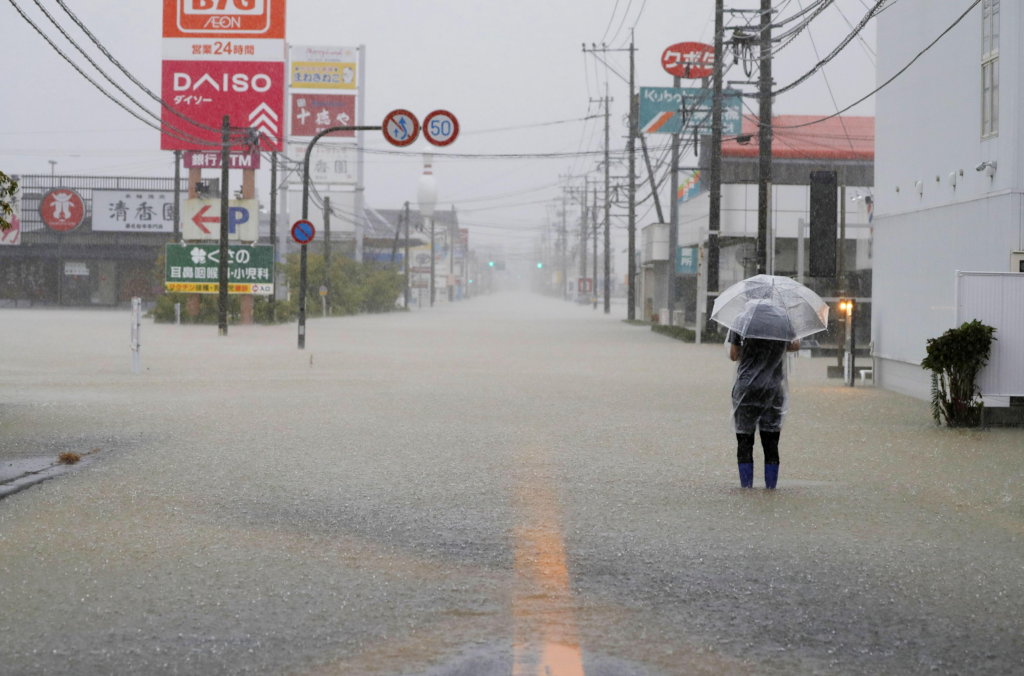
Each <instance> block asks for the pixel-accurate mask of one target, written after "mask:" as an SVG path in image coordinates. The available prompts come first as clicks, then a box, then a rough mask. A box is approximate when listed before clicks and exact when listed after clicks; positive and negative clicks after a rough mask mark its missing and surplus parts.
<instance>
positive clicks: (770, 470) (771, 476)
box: [764, 463, 779, 490]
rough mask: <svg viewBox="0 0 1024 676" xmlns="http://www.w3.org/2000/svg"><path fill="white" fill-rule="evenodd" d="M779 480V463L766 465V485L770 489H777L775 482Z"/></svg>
mask: <svg viewBox="0 0 1024 676" xmlns="http://www.w3.org/2000/svg"><path fill="white" fill-rule="evenodd" d="M778 482H779V465H778V463H776V464H774V465H765V466H764V487H765V488H768V489H770V490H774V489H775V484H777V483H778Z"/></svg>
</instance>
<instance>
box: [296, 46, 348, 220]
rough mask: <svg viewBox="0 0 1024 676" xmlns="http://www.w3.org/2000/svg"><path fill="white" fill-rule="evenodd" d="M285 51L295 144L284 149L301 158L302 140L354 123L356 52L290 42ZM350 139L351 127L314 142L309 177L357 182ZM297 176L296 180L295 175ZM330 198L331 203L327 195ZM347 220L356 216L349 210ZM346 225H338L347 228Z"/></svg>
mask: <svg viewBox="0 0 1024 676" xmlns="http://www.w3.org/2000/svg"><path fill="white" fill-rule="evenodd" d="M288 55H289V65H288V86H289V88H290V91H291V94H290V103H289V106H288V112H289V116H288V124H289V130H290V132H289V140H291V141H295V142H297V143H295V145H294V146H290V147H289V154H290V155H291V156H293V157H299V158H301V157H302V156H303V155H304V154H305V151H306V142H307V141H309V140H310V139H312V138H313V137H314V136H316V135H317V134H319V133H320V132H322V131H323V130H324V129H327V128H329V127H347V126H355V125H358V124H360V121H359V110H360V108H359V93H360V88H361V85H362V82H361V81H360V80H361V76H360V68H359V65H360V64H359V61H360V59H359V55H360V50H359V48H357V47H344V46H329V45H290V46H289V49H288ZM355 137H356V132H354V131H341V132H333V133H332V134H330V135H329V136H327V137H325V138H323V139H322V140H321V141H320V142H319V143H317V145H316V147H315V148H314V149H313V156H312V157H311V162H310V180H311V181H313V182H314V183H319V184H328V185H334V186H350V185H354V184H355V183H357V182H358V180H359V163H360V151H359V150H358V147H357V145H356V143H355V142H354V141H355ZM341 139H351V140H345V141H342V140H341ZM298 180H300V181H301V176H300V177H298ZM342 199H345V197H342ZM331 200H332V203H333V201H334V197H333V196H332V198H331ZM342 220H343V221H344V220H345V219H344V218H343V219H342ZM349 220H357V219H354V212H353V213H351V214H349ZM346 225H347V224H342V225H341V226H340V227H341V228H343V229H347V227H346ZM351 227H355V226H354V225H353V226H351Z"/></svg>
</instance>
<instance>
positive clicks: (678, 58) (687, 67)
mask: <svg viewBox="0 0 1024 676" xmlns="http://www.w3.org/2000/svg"><path fill="white" fill-rule="evenodd" d="M661 66H662V68H664V69H665V72H667V73H668V74H669V75H674V76H676V77H682V78H688V79H699V78H704V77H711V75H712V74H713V73H714V72H715V48H714V47H712V46H711V45H706V44H704V43H703V42H677V43H676V44H674V45H670V46H669V47H666V48H665V51H664V52H662V53H661Z"/></svg>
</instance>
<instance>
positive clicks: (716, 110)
mask: <svg viewBox="0 0 1024 676" xmlns="http://www.w3.org/2000/svg"><path fill="white" fill-rule="evenodd" d="M724 14H725V7H724V0H715V70H714V72H713V74H712V84H711V159H710V161H709V162H708V181H709V182H710V183H711V186H710V191H711V194H710V195H708V275H707V281H708V294H707V297H706V298H698V299H697V321H698V322H699V321H700V320H701V317H700V313H701V311H702V310H703V312H704V321H705V322H706V323H707V328H708V329H709V330H714V329H713V328H712V326H711V319H710V317H711V307H712V303H713V302H714V301H713V297H714V296H716V295H717V294H718V284H719V280H718V255H719V238H718V236H719V234H720V233H721V231H722V77H723V74H724V67H725V59H724V58H723V57H724V54H723V48H722V43H723V42H724V37H725V21H724ZM674 197H675V196H674V195H673V198H674Z"/></svg>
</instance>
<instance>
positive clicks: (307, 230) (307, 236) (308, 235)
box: [292, 220, 316, 244]
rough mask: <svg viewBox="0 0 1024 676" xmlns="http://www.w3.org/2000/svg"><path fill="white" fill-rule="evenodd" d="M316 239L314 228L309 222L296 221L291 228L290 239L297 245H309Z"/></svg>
mask: <svg viewBox="0 0 1024 676" xmlns="http://www.w3.org/2000/svg"><path fill="white" fill-rule="evenodd" d="M314 237H316V228H315V227H313V224H312V223H310V222H309V221H305V220H298V221H295V225H293V226H292V239H294V240H295V241H296V242H298V243H299V244H309V243H310V242H312V241H313V238H314Z"/></svg>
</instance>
